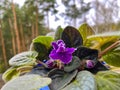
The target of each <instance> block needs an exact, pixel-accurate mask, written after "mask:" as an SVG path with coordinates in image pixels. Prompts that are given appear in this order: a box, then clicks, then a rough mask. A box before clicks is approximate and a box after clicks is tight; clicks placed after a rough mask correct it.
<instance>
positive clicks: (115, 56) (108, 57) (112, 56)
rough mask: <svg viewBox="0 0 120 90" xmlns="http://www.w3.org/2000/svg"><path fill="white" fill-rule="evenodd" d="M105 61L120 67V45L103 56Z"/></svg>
mask: <svg viewBox="0 0 120 90" xmlns="http://www.w3.org/2000/svg"><path fill="white" fill-rule="evenodd" d="M102 58H103V60H104V61H106V62H107V63H108V64H110V65H113V66H116V67H120V45H119V47H116V48H114V49H112V50H110V51H109V52H108V53H106V54H105V55H103V57H102Z"/></svg>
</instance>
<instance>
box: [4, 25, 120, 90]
mask: <svg viewBox="0 0 120 90" xmlns="http://www.w3.org/2000/svg"><path fill="white" fill-rule="evenodd" d="M85 32H86V33H85ZM92 34H94V32H93V30H92V29H91V27H89V26H88V25H87V24H83V25H81V27H80V28H79V30H77V29H76V28H74V27H72V26H67V27H66V28H65V29H64V30H63V29H62V28H59V29H58V30H57V31H56V34H55V37H54V38H53V37H50V36H38V37H37V38H35V39H34V40H33V50H34V51H36V52H37V56H36V54H35V55H34V56H31V58H32V57H34V59H35V57H36V64H35V62H34V66H33V68H32V70H31V71H30V72H29V73H27V75H28V74H37V75H40V76H42V78H44V77H48V78H50V79H51V80H52V82H51V83H50V84H46V86H45V87H40V90H119V88H120V85H119V84H118V82H119V81H120V74H119V73H115V72H113V71H111V70H110V68H109V66H108V65H107V64H106V63H103V62H104V61H103V60H105V61H106V62H107V63H108V64H110V65H113V66H120V64H119V63H116V62H119V55H118V53H119V52H120V48H119V47H120V45H119V43H120V42H119V41H117V40H118V39H119V38H120V34H119V33H117V34H115V35H112V34H109V35H108V36H107V37H106V36H105V34H103V36H102V35H93V36H91V35H92ZM110 35H112V36H110ZM104 36H105V37H104ZM114 36H115V37H114ZM101 37H102V39H105V40H103V41H104V42H102V44H100V41H99V39H101ZM103 37H104V38H103ZM113 37H114V38H113ZM93 41H94V42H95V41H98V42H97V43H98V45H97V44H96V43H93ZM111 47H112V49H111ZM105 48H107V49H105ZM100 50H103V52H100ZM108 50H109V51H108ZM106 51H107V52H108V53H106ZM111 53H112V54H111ZM26 56H27V57H28V55H26ZM115 57H117V58H115ZM102 59H103V60H102ZM21 60H23V57H21ZM21 60H18V58H17V62H18V63H20V64H21V65H24V61H25V60H23V61H21ZM26 60H27V59H26ZM109 60H111V61H109ZM114 60H115V61H114ZM14 61H16V60H14ZM21 62H22V63H21ZM11 63H12V62H11ZM26 63H27V62H26ZM25 65H26V64H25ZM21 67H23V66H21ZM21 67H20V68H21ZM25 67H26V66H25ZM20 68H18V66H17V67H13V68H12V69H14V72H15V73H16V74H17V75H18V73H17V71H16V70H18V69H20ZM22 69H23V68H22ZM22 69H21V70H22ZM24 70H25V68H24ZM21 72H22V71H21ZM7 73H8V71H7ZM7 73H6V74H7ZM11 73H13V72H11ZM11 73H10V74H9V75H12V74H11ZM6 74H4V75H3V76H6V77H7V75H6ZM9 75H8V77H9ZM110 78H111V79H110ZM9 80H10V79H9ZM101 82H102V83H101ZM46 83H47V81H46ZM106 84H107V86H106ZM101 86H102V87H101ZM28 87H29V86H28Z"/></svg>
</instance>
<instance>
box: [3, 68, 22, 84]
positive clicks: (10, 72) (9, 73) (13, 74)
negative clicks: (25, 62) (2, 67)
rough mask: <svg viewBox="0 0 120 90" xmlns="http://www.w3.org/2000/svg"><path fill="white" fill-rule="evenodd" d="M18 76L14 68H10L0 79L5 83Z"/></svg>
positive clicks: (18, 73)
mask: <svg viewBox="0 0 120 90" xmlns="http://www.w3.org/2000/svg"><path fill="white" fill-rule="evenodd" d="M19 75H20V72H18V71H17V70H16V68H15V67H11V68H9V69H8V70H7V71H5V72H4V74H3V75H2V79H3V80H4V81H5V82H7V81H9V80H11V79H13V78H16V77H18V76H19Z"/></svg>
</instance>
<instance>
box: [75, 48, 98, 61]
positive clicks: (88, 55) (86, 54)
mask: <svg viewBox="0 0 120 90" xmlns="http://www.w3.org/2000/svg"><path fill="white" fill-rule="evenodd" d="M74 55H75V56H77V57H79V58H80V59H81V60H82V59H89V60H95V61H96V60H97V58H98V50H96V49H90V48H87V47H83V46H81V47H78V48H77V50H76V51H75V52H74Z"/></svg>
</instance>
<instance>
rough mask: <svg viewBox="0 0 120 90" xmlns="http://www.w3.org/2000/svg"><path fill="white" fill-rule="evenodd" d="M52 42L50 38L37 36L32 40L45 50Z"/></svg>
mask: <svg viewBox="0 0 120 90" xmlns="http://www.w3.org/2000/svg"><path fill="white" fill-rule="evenodd" d="M52 41H53V38H52V37H50V36H38V37H36V38H35V39H33V43H41V44H42V45H44V46H45V47H46V48H47V49H49V48H50V47H51V42H52Z"/></svg>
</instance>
